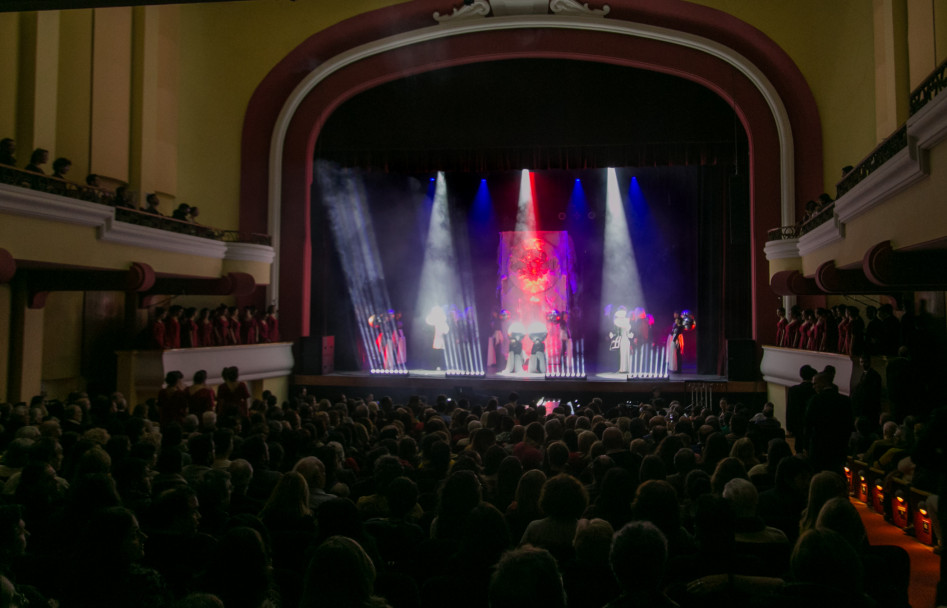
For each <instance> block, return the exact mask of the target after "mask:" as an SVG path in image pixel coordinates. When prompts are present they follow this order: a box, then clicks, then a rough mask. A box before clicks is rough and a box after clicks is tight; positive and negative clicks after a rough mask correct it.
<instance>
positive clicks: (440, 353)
mask: <svg viewBox="0 0 947 608" xmlns="http://www.w3.org/2000/svg"><path fill="white" fill-rule="evenodd" d="M424 322H425V323H427V324H428V325H430V326H432V327H433V328H434V344H433V346H432V348H433V349H434V361H433V365H434V367H435V369H437V370H441V369H446V367H447V358H446V353H445V350H444V349H445V348H446V346H447V334H448V332H450V326H449V325H448V324H447V313H445V312H444V309H443V308H441V307H440V306H434V307H432V308H431V311H430V312H428V313H427V317H425V319H424Z"/></svg>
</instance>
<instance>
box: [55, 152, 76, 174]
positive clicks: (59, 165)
mask: <svg viewBox="0 0 947 608" xmlns="http://www.w3.org/2000/svg"><path fill="white" fill-rule="evenodd" d="M71 168H72V161H71V160H69V159H68V158H64V157H62V156H60V157H59V158H57V159H56V160H54V161H53V177H55V178H57V179H66V174H67V173H69V169H71Z"/></svg>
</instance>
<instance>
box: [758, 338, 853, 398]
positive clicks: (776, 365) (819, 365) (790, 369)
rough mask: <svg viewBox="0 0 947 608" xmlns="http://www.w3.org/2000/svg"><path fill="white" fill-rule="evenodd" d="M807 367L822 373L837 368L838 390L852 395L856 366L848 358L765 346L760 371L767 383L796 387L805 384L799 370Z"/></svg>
mask: <svg viewBox="0 0 947 608" xmlns="http://www.w3.org/2000/svg"><path fill="white" fill-rule="evenodd" d="M803 365H811V366H812V367H814V368H815V369H816V370H819V371H821V370H823V369H825V366H826V365H831V366H833V367H834V368H835V384H836V385H837V386H838V391H839V392H840V393H842V394H843V395H847V394H849V390H850V386H851V381H852V371H853V370H854V367H855V364H854V361H853V359H852V358H851V357H849V356H848V355H838V354H835V353H820V352H816V351H812V350H802V349H798V348H783V347H779V346H764V347H763V360H762V361H760V371H761V372H762V373H763V380H765V381H766V382H769V383H771V384H778V385H780V386H795V385H796V384H799V383H800V382H802V378H800V377H799V369H800V368H801V367H802V366H803Z"/></svg>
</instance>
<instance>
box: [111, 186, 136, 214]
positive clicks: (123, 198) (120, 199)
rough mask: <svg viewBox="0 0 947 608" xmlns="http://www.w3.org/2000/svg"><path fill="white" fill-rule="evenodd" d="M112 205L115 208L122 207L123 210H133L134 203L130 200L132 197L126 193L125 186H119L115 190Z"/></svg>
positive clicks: (126, 188)
mask: <svg viewBox="0 0 947 608" xmlns="http://www.w3.org/2000/svg"><path fill="white" fill-rule="evenodd" d="M112 205H113V206H115V207H122V208H124V209H134V208H135V203H134V201H133V200H132V195H131V193H130V192H129V191H128V186H127V185H124V184H123V185H121V186H119V187H117V188H115V196H114V198H113V199H112Z"/></svg>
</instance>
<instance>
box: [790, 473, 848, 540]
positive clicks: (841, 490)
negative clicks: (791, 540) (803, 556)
mask: <svg viewBox="0 0 947 608" xmlns="http://www.w3.org/2000/svg"><path fill="white" fill-rule="evenodd" d="M847 496H848V484H847V483H846V482H845V478H844V477H842V476H841V475H839V474H838V473H834V472H832V471H821V472H819V473H816V474H815V475H814V476H813V477H812V481H811V482H810V484H809V499H808V502H807V504H806V508H805V510H804V511H803V512H802V519H800V521H799V533H800V534H802V533H803V532H805V531H806V530H811V529H812V528H814V527H815V522H816V519H817V518H818V517H819V511H821V510H822V505H824V504H825V503H827V502H828V501H830V500H831V499H833V498H835V497H843V498H844V497H847Z"/></svg>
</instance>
